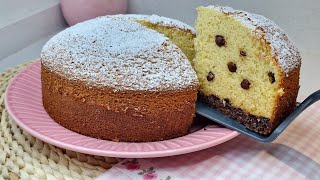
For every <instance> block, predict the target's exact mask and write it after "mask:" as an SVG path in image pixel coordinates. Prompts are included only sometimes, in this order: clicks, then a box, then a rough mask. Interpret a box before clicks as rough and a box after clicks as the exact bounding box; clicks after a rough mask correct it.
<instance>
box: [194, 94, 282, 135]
mask: <svg viewBox="0 0 320 180" xmlns="http://www.w3.org/2000/svg"><path fill="white" fill-rule="evenodd" d="M198 99H200V100H201V101H203V102H205V103H207V104H209V105H210V106H211V107H213V108H215V109H217V110H219V111H220V112H222V113H223V114H225V115H227V116H229V117H230V118H232V119H235V120H237V121H238V122H240V123H242V124H244V125H245V127H246V128H248V129H250V130H252V131H255V132H257V133H260V134H263V135H267V134H269V133H271V132H272V130H273V127H276V126H277V125H278V124H276V122H277V121H276V122H272V121H270V119H268V118H265V117H259V116H254V115H252V114H249V113H246V112H245V111H243V110H241V109H239V108H235V107H234V106H232V104H231V103H230V101H229V100H228V99H224V100H221V99H220V98H218V97H217V96H214V95H210V96H206V95H204V94H203V93H202V92H199V94H198Z"/></svg>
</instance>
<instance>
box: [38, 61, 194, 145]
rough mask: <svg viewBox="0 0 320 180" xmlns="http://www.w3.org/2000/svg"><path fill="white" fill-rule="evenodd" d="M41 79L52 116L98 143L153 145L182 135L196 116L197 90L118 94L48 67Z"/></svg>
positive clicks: (44, 101) (44, 99)
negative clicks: (60, 73) (151, 142)
mask: <svg viewBox="0 0 320 180" xmlns="http://www.w3.org/2000/svg"><path fill="white" fill-rule="evenodd" d="M41 79H42V94H43V96H42V97H43V105H44V108H45V109H46V111H47V112H48V114H49V115H50V117H51V118H53V119H54V120H55V121H56V122H58V123H59V124H60V125H62V126H64V127H66V128H67V129H70V130H72V131H75V132H77V133H80V134H83V135H87V136H91V137H95V138H99V139H107V140H112V141H128V142H150V141H160V140H165V139H171V138H175V137H179V136H183V135H186V134H187V133H188V132H189V128H190V126H191V124H192V121H193V117H194V113H195V103H194V102H195V101H196V98H197V90H196V89H183V90H178V91H158V92H155V91H122V92H119V91H117V92H114V91H113V89H110V88H98V87H91V86H88V85H87V84H85V83H83V82H81V81H77V80H70V79H66V78H64V77H63V76H61V75H59V74H57V73H54V72H52V71H51V70H50V69H47V68H46V66H43V65H42V67H41Z"/></svg>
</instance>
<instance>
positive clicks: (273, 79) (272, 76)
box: [268, 72, 276, 84]
mask: <svg viewBox="0 0 320 180" xmlns="http://www.w3.org/2000/svg"><path fill="white" fill-rule="evenodd" d="M268 76H269V80H270V82H271V84H273V83H274V82H276V79H275V77H274V73H273V72H268Z"/></svg>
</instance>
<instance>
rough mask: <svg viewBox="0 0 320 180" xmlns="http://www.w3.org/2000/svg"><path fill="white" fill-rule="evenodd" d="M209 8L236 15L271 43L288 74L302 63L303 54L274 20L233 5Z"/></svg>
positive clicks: (256, 34) (257, 34) (255, 33)
mask: <svg viewBox="0 0 320 180" xmlns="http://www.w3.org/2000/svg"><path fill="white" fill-rule="evenodd" d="M208 8H211V9H214V10H217V11H221V12H223V13H225V14H228V15H230V16H233V17H235V18H236V19H237V20H239V21H240V22H241V23H242V24H244V25H245V26H247V27H248V28H250V29H251V30H252V33H253V34H254V35H255V36H257V37H258V38H259V39H262V38H264V39H265V41H266V42H267V43H269V44H270V47H271V50H272V53H273V56H274V57H275V58H276V59H277V61H278V63H279V65H280V67H281V68H282V69H283V71H284V72H285V74H286V75H288V74H289V73H290V72H291V71H292V70H294V69H295V68H297V67H299V66H300V65H301V56H300V53H299V51H298V49H297V48H296V47H295V46H294V44H293V43H292V41H291V40H290V39H289V38H288V36H287V35H286V34H285V33H284V32H283V30H282V29H281V28H280V27H279V26H278V25H276V24H275V23H274V22H273V21H271V20H269V19H267V18H265V17H263V16H261V15H257V14H251V13H248V12H246V11H240V10H234V9H233V8H231V7H220V6H209V7H208Z"/></svg>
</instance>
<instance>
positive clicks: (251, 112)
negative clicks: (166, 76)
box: [193, 6, 301, 135]
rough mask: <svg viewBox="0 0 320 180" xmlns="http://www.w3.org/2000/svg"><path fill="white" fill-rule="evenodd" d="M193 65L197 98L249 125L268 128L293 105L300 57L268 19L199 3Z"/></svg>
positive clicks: (266, 131) (255, 128) (257, 129)
mask: <svg viewBox="0 0 320 180" xmlns="http://www.w3.org/2000/svg"><path fill="white" fill-rule="evenodd" d="M196 31H197V37H196V39H195V52H196V56H195V59H194V60H193V65H194V68H195V70H196V72H197V75H198V78H199V82H200V93H199V98H200V99H201V100H203V101H205V102H206V103H208V104H210V105H211V106H212V107H214V108H217V109H218V110H219V111H221V112H222V113H224V114H226V115H228V116H230V117H231V118H234V119H236V120H238V121H239V122H241V123H243V124H244V125H245V126H246V127H247V128H248V129H251V130H253V131H255V132H258V133H260V134H265V135H266V134H269V133H270V132H272V131H273V130H274V129H275V128H276V127H277V126H278V125H279V123H281V121H282V120H283V119H284V118H285V117H286V116H287V115H288V114H289V113H290V112H292V111H293V109H294V108H295V105H296V98H297V94H298V90H299V75H300V66H301V57H300V54H299V52H298V50H297V48H296V47H295V46H294V45H293V43H292V42H291V41H290V40H289V39H288V36H286V35H285V33H284V32H283V31H282V30H281V29H280V27H278V26H277V25H276V24H275V23H274V22H272V21H271V20H269V19H267V18H265V17H263V16H260V15H256V14H250V13H248V12H245V11H238V10H234V9H232V8H229V7H217V6H209V7H199V8H198V18H197V20H196Z"/></svg>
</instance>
